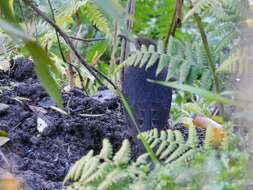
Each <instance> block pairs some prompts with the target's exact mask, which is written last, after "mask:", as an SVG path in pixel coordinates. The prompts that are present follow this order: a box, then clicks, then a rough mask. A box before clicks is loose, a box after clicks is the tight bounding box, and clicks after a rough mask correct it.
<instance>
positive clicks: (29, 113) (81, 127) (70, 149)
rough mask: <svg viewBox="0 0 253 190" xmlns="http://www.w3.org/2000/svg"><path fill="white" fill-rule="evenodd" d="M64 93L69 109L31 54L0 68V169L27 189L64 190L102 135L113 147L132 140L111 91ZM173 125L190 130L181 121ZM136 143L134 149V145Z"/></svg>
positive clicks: (96, 150) (73, 91)
mask: <svg viewBox="0 0 253 190" xmlns="http://www.w3.org/2000/svg"><path fill="white" fill-rule="evenodd" d="M62 96H63V99H64V110H65V112H67V113H68V115H65V114H63V113H61V112H59V111H57V110H55V109H53V108H52V106H53V105H54V104H53V102H52V101H51V100H50V98H49V97H48V95H47V93H46V92H45V90H44V89H43V88H42V86H41V85H40V83H39V82H38V80H37V78H36V76H35V74H34V72H33V64H32V61H30V60H27V59H22V58H20V59H18V60H16V61H15V62H14V61H13V62H12V69H11V70H10V72H7V73H4V72H1V71H0V104H2V108H1V106H0V130H4V131H7V132H8V136H9V138H10V141H9V142H8V143H7V144H5V145H4V146H2V147H0V151H2V152H3V153H4V155H5V156H6V158H7V160H8V161H9V163H10V166H11V168H9V167H8V164H6V163H5V162H4V161H3V159H2V158H1V156H0V172H1V168H2V169H8V170H11V172H12V173H14V174H15V175H16V176H17V177H18V178H20V179H23V181H24V183H25V189H27V190H60V189H61V183H62V180H63V178H64V176H65V175H66V173H67V171H68V169H69V167H70V166H71V164H73V163H74V162H75V161H76V160H78V159H80V158H81V157H82V156H83V155H85V154H86V153H87V152H88V151H89V150H90V149H93V150H94V151H95V152H98V151H100V149H101V142H102V139H104V138H108V139H109V140H110V141H111V142H112V144H113V147H114V149H115V150H117V149H118V148H119V146H120V145H121V142H122V141H123V139H124V138H128V139H130V140H132V139H131V138H132V137H130V135H129V134H128V132H127V127H126V122H125V118H124V116H123V111H122V106H121V105H120V103H119V101H118V99H117V98H116V97H115V96H114V95H113V94H112V92H110V91H108V90H104V91H100V92H98V93H97V94H96V95H94V96H91V97H88V96H86V95H85V93H84V92H83V91H81V90H80V89H78V88H75V89H73V90H71V91H70V92H64V93H62ZM38 118H39V120H40V121H41V120H42V121H43V122H45V123H46V124H47V128H45V129H44V130H43V131H42V132H39V131H38V129H37V127H38V124H39V123H38ZM174 128H175V129H177V130H180V131H182V132H183V133H184V134H185V135H186V136H187V133H188V132H187V129H185V128H182V126H181V125H176V126H174ZM202 132H203V131H202ZM132 144H133V143H132ZM132 148H133V152H134V153H136V152H137V151H136V150H137V148H136V146H135V145H133V147H132ZM133 155H135V156H136V154H133Z"/></svg>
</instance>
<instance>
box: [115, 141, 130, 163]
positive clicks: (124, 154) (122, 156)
mask: <svg viewBox="0 0 253 190" xmlns="http://www.w3.org/2000/svg"><path fill="white" fill-rule="evenodd" d="M130 158H131V146H130V143H129V141H128V140H124V141H123V143H122V145H121V148H120V149H119V151H118V152H117V153H116V154H115V156H114V157H113V161H114V163H115V164H116V165H124V164H128V162H129V160H130Z"/></svg>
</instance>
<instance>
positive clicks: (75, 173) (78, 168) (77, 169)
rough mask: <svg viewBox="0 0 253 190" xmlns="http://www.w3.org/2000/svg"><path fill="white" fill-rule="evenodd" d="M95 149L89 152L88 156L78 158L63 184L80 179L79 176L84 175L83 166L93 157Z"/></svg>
mask: <svg viewBox="0 0 253 190" xmlns="http://www.w3.org/2000/svg"><path fill="white" fill-rule="evenodd" d="M93 154H94V151H93V150H91V151H89V152H88V154H87V155H86V156H84V157H83V158H81V159H80V160H78V161H77V162H76V163H75V164H74V165H73V166H72V167H71V168H70V170H69V172H68V174H67V176H66V177H65V178H64V181H63V184H65V183H66V182H68V181H70V180H75V181H77V180H79V178H80V177H81V175H82V172H83V168H84V167H85V164H86V162H87V161H88V160H90V159H91V158H92V157H93Z"/></svg>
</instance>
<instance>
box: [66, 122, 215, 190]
mask: <svg viewBox="0 0 253 190" xmlns="http://www.w3.org/2000/svg"><path fill="white" fill-rule="evenodd" d="M209 132H210V131H207V133H209ZM141 135H143V137H144V138H145V140H146V141H147V142H148V144H149V146H150V147H151V148H152V149H153V150H154V151H155V155H156V156H157V157H158V159H159V161H160V163H161V164H155V165H153V166H152V165H151V163H150V161H149V159H148V154H147V153H145V154H142V155H140V156H139V157H138V158H137V159H136V161H131V146H130V143H129V141H128V140H124V142H123V143H122V146H121V148H120V149H119V151H118V152H116V153H115V154H114V156H113V150H112V145H111V144H110V142H109V141H108V140H107V139H105V140H104V141H103V148H102V150H101V151H100V154H98V155H94V151H93V150H91V151H90V152H89V153H88V154H87V155H86V156H84V157H83V158H81V159H80V160H79V161H77V162H76V163H75V164H74V165H73V167H71V169H70V171H69V172H68V174H67V176H66V177H65V180H64V184H65V185H66V184H67V183H70V184H69V185H67V186H66V189H69V190H70V189H98V190H103V189H104V190H106V189H145V188H148V189H149V188H150V189H152V188H151V187H154V185H155V184H149V181H148V179H149V176H150V175H151V176H152V175H155V172H158V173H159V175H161V176H159V179H156V180H159V181H156V180H153V183H155V181H156V183H161V185H162V182H161V181H163V179H162V173H163V172H165V171H166V172H168V171H173V170H174V169H175V168H177V167H179V166H180V167H181V166H185V167H187V166H188V165H189V164H190V163H191V161H192V159H193V158H194V157H195V155H196V154H197V152H201V151H202V148H201V147H200V146H199V137H198V135H197V132H196V129H195V128H194V127H192V128H190V129H189V135H188V140H187V141H185V140H184V137H183V135H182V133H181V132H179V131H172V130H166V131H161V132H160V133H159V132H158V131H157V129H153V130H151V131H147V132H144V133H141ZM210 135H211V134H207V136H210ZM207 139H209V138H207ZM210 143H211V142H209V141H208V140H206V141H205V145H204V146H205V147H208V149H210V147H212V146H211V145H210ZM159 169H160V170H162V172H161V171H159ZM167 177H168V179H170V180H171V184H173V183H172V182H173V181H172V176H169V175H168V176H167ZM148 184H149V185H148Z"/></svg>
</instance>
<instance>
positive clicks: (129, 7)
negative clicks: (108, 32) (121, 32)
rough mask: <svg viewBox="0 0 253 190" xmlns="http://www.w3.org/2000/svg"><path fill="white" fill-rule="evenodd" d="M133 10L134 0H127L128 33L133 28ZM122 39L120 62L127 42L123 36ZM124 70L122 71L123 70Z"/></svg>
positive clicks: (126, 47) (125, 54)
mask: <svg viewBox="0 0 253 190" xmlns="http://www.w3.org/2000/svg"><path fill="white" fill-rule="evenodd" d="M134 11H135V0H128V4H127V13H128V17H127V21H126V27H127V33H130V32H131V31H132V28H133V16H134ZM121 39H122V46H121V55H120V63H122V62H123V61H124V60H125V59H126V56H127V54H128V46H129V45H128V44H129V42H128V41H127V40H125V39H124V38H121ZM123 72H124V71H123Z"/></svg>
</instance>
